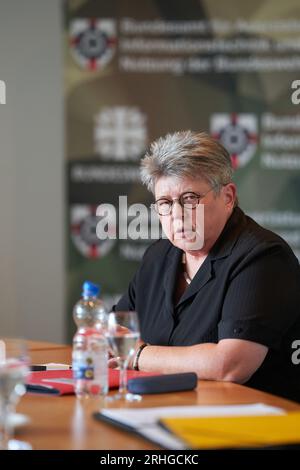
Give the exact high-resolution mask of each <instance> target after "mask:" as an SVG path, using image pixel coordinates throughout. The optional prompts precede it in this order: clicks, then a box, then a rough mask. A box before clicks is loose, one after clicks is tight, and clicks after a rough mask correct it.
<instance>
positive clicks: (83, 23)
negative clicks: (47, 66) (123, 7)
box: [70, 18, 117, 71]
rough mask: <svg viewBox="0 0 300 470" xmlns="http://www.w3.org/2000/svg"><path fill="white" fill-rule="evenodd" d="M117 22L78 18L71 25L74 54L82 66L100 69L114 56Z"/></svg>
mask: <svg viewBox="0 0 300 470" xmlns="http://www.w3.org/2000/svg"><path fill="white" fill-rule="evenodd" d="M116 42H117V40H116V24H115V21H114V20H111V19H92V18H91V19H76V20H73V21H72V22H71V25H70V46H71V52H72V55H73V57H74V59H75V61H76V62H77V64H78V65H80V66H81V67H82V68H84V69H87V70H93V71H96V70H99V69H101V68H102V67H104V66H105V65H106V64H108V62H110V61H111V59H112V58H113V56H114V53H115V49H116Z"/></svg>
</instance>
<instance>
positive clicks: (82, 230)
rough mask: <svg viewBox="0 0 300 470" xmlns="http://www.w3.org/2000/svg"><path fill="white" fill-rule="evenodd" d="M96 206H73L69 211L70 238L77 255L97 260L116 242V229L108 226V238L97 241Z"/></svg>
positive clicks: (97, 218)
mask: <svg viewBox="0 0 300 470" xmlns="http://www.w3.org/2000/svg"><path fill="white" fill-rule="evenodd" d="M96 210H97V206H93V205H83V204H74V205H72V206H71V209H70V211H71V212H70V219H71V237H72V240H73V243H74V245H75V246H76V248H77V250H78V251H79V253H81V254H82V255H83V256H84V257H86V258H92V259H98V258H101V257H103V256H105V255H107V254H108V253H109V252H110V251H111V249H112V248H113V246H114V244H115V242H116V240H115V233H116V227H112V225H111V224H110V225H109V227H108V229H109V230H112V233H111V234H110V237H107V238H105V239H99V238H98V237H97V233H96V228H97V224H98V222H99V217H98V216H96Z"/></svg>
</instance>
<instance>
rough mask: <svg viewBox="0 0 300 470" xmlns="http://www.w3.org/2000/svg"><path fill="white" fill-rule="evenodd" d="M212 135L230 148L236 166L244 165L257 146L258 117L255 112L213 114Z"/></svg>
mask: <svg viewBox="0 0 300 470" xmlns="http://www.w3.org/2000/svg"><path fill="white" fill-rule="evenodd" d="M210 131H211V135H212V136H213V137H214V138H215V139H217V140H219V141H220V142H221V144H222V145H224V147H225V148H226V149H227V150H228V152H229V153H230V156H231V160H232V165H233V167H234V168H238V167H243V166H245V165H247V163H248V162H249V161H250V160H251V158H252V157H253V156H254V154H255V151H256V148H257V141H258V136H257V118H256V116H255V115H253V114H234V113H233V114H213V115H212V117H211V127H210Z"/></svg>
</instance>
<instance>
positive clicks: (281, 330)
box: [115, 207, 300, 401]
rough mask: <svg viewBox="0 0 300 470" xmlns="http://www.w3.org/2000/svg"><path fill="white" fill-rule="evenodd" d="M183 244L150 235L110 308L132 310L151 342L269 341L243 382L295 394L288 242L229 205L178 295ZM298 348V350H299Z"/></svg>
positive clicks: (298, 284) (299, 317) (298, 288)
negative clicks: (262, 357)
mask: <svg viewBox="0 0 300 470" xmlns="http://www.w3.org/2000/svg"><path fill="white" fill-rule="evenodd" d="M181 257H182V251H181V250H180V249H178V248H176V247H175V246H173V245H172V244H171V243H170V242H169V241H168V240H165V239H161V240H158V241H156V242H155V243H153V244H152V245H151V246H150V247H149V248H148V250H147V251H146V253H145V255H144V258H143V261H142V264H141V266H140V267H139V269H138V271H137V272H136V274H135V276H134V278H133V280H132V281H131V282H130V284H129V288H128V291H127V293H126V294H125V295H124V296H123V297H122V298H121V299H120V301H119V302H118V304H117V305H116V307H115V309H116V310H136V311H137V312H138V314H139V319H140V324H141V337H142V339H143V340H144V341H145V342H147V343H150V344H154V345H168V346H188V345H193V344H199V343H208V342H210V343H211V342H213V343H217V342H218V341H220V340H221V339H225V338H238V339H244V340H249V341H254V342H257V343H260V344H263V345H265V346H267V347H268V348H269V351H268V353H267V356H266V358H265V360H264V362H263V364H262V365H261V366H260V367H259V369H258V370H257V371H256V372H255V373H254V374H253V376H252V377H251V379H250V380H249V381H248V382H247V384H246V385H248V386H252V387H255V388H258V389H261V390H265V391H269V392H271V393H274V394H278V395H282V396H285V397H287V398H291V399H294V400H298V401H300V364H299V365H297V364H293V362H292V354H293V353H294V352H295V350H294V349H293V348H292V343H293V341H294V340H300V267H299V262H298V260H297V258H296V257H295V255H294V254H293V252H292V250H291V248H290V247H289V246H288V245H287V243H286V242H285V241H284V240H283V239H282V238H280V237H279V236H278V235H276V234H275V233H273V232H271V231H269V230H266V229H264V228H263V227H261V226H260V225H258V224H257V223H256V222H255V221H254V220H253V219H251V218H250V217H248V216H246V215H245V214H244V212H243V211H242V210H241V209H240V208H238V207H237V208H235V209H234V211H233V213H232V215H231V217H230V218H229V220H228V221H227V223H226V225H225V227H224V229H223V231H222V233H221V235H220V237H219V238H218V240H217V241H216V243H215V244H214V246H213V247H212V249H211V251H210V253H209V255H208V256H207V258H206V259H205V261H204V263H203V264H202V265H201V267H200V268H199V270H198V272H197V273H196V275H195V276H194V278H193V280H192V282H191V284H190V285H189V286H188V287H187V289H186V290H185V292H184V294H183V296H182V297H181V298H180V299H179V301H178V303H177V304H176V305H174V303H173V299H174V291H175V284H176V279H177V276H178V270H179V269H180V264H181ZM299 356H300V355H299Z"/></svg>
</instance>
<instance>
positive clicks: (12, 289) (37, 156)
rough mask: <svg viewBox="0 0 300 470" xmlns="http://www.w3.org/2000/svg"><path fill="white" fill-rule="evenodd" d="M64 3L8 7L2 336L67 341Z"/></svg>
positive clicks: (1, 42)
mask: <svg viewBox="0 0 300 470" xmlns="http://www.w3.org/2000/svg"><path fill="white" fill-rule="evenodd" d="M62 41H63V38H62V6H61V1H60V0H51V1H49V0H26V1H24V2H23V1H20V0H0V79H1V80H4V81H5V82H6V92H7V95H6V104H5V105H3V104H0V227H1V230H0V335H2V336H4V335H22V336H25V337H27V338H33V339H40V340H50V341H63V340H64V338H65V326H64V323H65V320H64V291H65V286H64V217H65V214H64V159H63V151H64V149H63V133H64V131H63V76H62V61H63V57H62V50H63V49H62V44H63V42H62Z"/></svg>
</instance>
